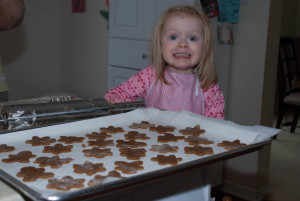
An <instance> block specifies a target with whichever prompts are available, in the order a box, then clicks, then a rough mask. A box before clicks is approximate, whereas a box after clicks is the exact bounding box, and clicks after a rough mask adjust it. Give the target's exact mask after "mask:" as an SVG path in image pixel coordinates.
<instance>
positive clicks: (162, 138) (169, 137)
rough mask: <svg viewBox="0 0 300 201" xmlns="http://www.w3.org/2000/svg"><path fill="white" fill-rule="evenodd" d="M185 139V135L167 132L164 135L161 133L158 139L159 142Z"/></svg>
mask: <svg viewBox="0 0 300 201" xmlns="http://www.w3.org/2000/svg"><path fill="white" fill-rule="evenodd" d="M183 139H185V137H184V136H175V135H174V134H172V133H166V134H164V135H161V136H158V137H157V141H158V142H162V143H165V142H177V141H178V140H183Z"/></svg>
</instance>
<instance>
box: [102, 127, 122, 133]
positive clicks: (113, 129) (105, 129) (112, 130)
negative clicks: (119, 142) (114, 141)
mask: <svg viewBox="0 0 300 201" xmlns="http://www.w3.org/2000/svg"><path fill="white" fill-rule="evenodd" d="M100 131H103V132H107V133H110V134H116V133H122V132H125V131H124V130H123V128H122V127H114V126H108V127H101V128H100Z"/></svg>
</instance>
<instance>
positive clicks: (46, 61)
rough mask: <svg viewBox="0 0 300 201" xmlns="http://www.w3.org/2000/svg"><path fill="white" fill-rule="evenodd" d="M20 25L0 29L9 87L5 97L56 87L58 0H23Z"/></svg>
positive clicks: (4, 66) (36, 92)
mask: <svg viewBox="0 0 300 201" xmlns="http://www.w3.org/2000/svg"><path fill="white" fill-rule="evenodd" d="M25 6H26V12H25V17H24V21H23V23H22V25H21V26H20V27H18V28H15V29H13V30H10V31H5V32H1V33H0V34H1V35H0V39H1V43H0V44H1V50H2V53H1V58H2V62H3V68H4V73H5V75H6V79H7V82H8V87H9V99H10V100H15V99H23V98H31V97H36V96H41V95H43V94H44V93H47V92H51V91H58V90H59V86H60V73H59V67H60V61H59V54H60V51H59V50H60V49H59V41H60V36H59V30H58V27H57V24H58V23H59V3H58V1H40V0H25Z"/></svg>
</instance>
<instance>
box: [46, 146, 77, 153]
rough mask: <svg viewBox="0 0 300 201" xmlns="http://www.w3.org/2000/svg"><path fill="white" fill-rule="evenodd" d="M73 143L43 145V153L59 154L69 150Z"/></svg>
mask: <svg viewBox="0 0 300 201" xmlns="http://www.w3.org/2000/svg"><path fill="white" fill-rule="evenodd" d="M72 148H73V145H67V146H64V145H62V144H56V145H54V146H44V150H43V153H51V154H55V155H58V154H61V153H68V152H71V151H72Z"/></svg>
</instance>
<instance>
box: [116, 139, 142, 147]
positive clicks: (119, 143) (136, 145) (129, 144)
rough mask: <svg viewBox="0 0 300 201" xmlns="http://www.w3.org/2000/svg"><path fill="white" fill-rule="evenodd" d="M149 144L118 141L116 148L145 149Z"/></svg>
mask: <svg viewBox="0 0 300 201" xmlns="http://www.w3.org/2000/svg"><path fill="white" fill-rule="evenodd" d="M145 146H147V144H146V143H145V142H137V141H134V140H129V141H125V140H117V145H116V147H118V148H138V147H145Z"/></svg>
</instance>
